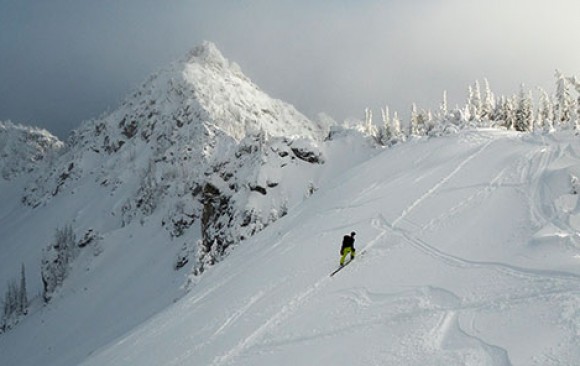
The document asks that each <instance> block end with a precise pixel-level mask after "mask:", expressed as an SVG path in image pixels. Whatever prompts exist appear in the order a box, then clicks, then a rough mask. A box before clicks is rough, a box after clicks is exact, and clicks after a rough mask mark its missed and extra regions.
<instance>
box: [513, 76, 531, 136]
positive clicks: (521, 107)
mask: <svg viewBox="0 0 580 366" xmlns="http://www.w3.org/2000/svg"><path fill="white" fill-rule="evenodd" d="M533 123H534V115H533V105H532V97H531V92H526V90H525V87H524V84H521V85H520V94H519V97H518V101H517V107H516V110H515V122H514V129H515V130H516V131H520V132H530V131H532V130H533Z"/></svg>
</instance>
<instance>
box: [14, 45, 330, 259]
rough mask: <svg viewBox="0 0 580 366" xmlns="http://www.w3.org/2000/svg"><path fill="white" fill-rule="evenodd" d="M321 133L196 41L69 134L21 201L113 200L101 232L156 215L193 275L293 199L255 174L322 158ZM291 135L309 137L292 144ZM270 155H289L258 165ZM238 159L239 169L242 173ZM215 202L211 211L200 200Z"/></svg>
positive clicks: (300, 184)
mask: <svg viewBox="0 0 580 366" xmlns="http://www.w3.org/2000/svg"><path fill="white" fill-rule="evenodd" d="M326 131H327V127H326V126H323V125H321V124H320V123H315V122H312V121H310V120H309V119H308V118H306V117H305V116H303V115H302V114H300V113H299V112H298V111H297V110H296V109H295V108H294V107H292V106H290V105H288V104H286V103H284V102H282V101H279V100H276V99H272V98H270V97H269V96H268V95H266V94H265V93H264V92H262V91H261V90H260V89H259V88H258V87H257V86H256V85H255V84H253V83H252V82H251V81H250V79H249V78H247V77H246V76H245V75H244V74H243V73H242V72H241V70H240V68H239V67H238V66H237V65H236V64H234V63H231V62H229V61H228V60H227V59H226V58H225V57H224V56H223V55H222V54H221V53H220V52H219V50H218V49H217V47H216V46H215V45H214V44H212V43H210V42H205V43H204V44H202V45H200V46H198V47H196V48H195V49H194V50H192V51H191V52H190V53H189V54H188V55H187V56H186V57H184V58H183V59H181V60H180V61H178V62H175V63H173V64H172V65H170V66H168V67H167V68H165V69H163V70H161V71H159V72H158V73H156V74H153V75H152V76H151V77H149V78H148V79H147V80H146V81H145V82H144V83H143V84H142V85H141V86H140V87H139V88H137V89H136V90H135V91H134V92H133V93H131V94H130V95H129V96H128V97H127V98H126V99H125V101H124V102H123V103H122V104H121V105H120V106H119V108H117V109H116V110H114V111H113V112H111V113H109V114H107V115H105V116H103V117H102V118H99V119H96V120H91V121H87V122H85V123H84V124H83V125H82V126H81V127H80V128H79V129H77V130H75V131H74V132H73V133H72V135H71V136H70V138H69V140H68V141H67V144H68V148H67V151H66V153H64V154H63V155H62V156H61V157H60V159H59V160H58V161H57V162H55V164H53V165H51V166H50V167H49V168H48V169H46V170H44V171H40V172H39V173H38V174H37V176H36V178H35V181H34V182H33V183H31V184H30V185H29V186H28V187H27V188H26V194H25V196H24V200H23V201H24V202H25V203H26V204H28V205H29V206H31V207H39V206H41V205H47V204H50V202H51V201H52V200H53V199H54V197H56V196H61V195H63V194H71V193H73V194H74V192H76V191H78V190H79V189H81V188H80V187H82V186H87V185H94V186H99V187H101V188H103V189H105V191H106V192H107V195H109V196H110V197H112V198H111V202H110V204H109V213H110V215H112V216H114V217H115V220H113V221H112V222H110V223H109V224H108V226H107V228H102V229H103V230H110V229H113V228H115V227H123V226H126V225H129V224H130V223H132V222H134V221H139V222H142V223H143V222H145V221H146V220H148V219H149V218H150V217H152V215H153V214H155V213H159V215H160V218H156V219H155V220H157V221H156V222H154V223H153V224H154V225H159V226H162V227H163V228H165V232H166V233H167V235H168V236H171V237H187V238H188V241H187V242H186V243H184V250H183V253H184V254H182V255H180V260H179V261H178V262H179V263H183V262H184V261H187V259H186V258H183V257H184V256H188V255H189V256H191V255H192V254H191V253H194V254H193V256H197V258H196V261H197V263H198V264H199V266H197V268H199V269H200V270H201V269H203V268H204V267H205V266H204V265H203V263H215V261H216V260H219V259H220V258H221V257H223V255H224V254H225V253H226V248H227V247H229V246H230V245H232V244H236V243H239V242H240V241H241V240H243V239H245V238H248V237H249V236H251V235H252V234H253V233H255V232H257V231H259V230H261V229H262V228H263V227H265V226H267V225H268V224H269V223H271V222H273V221H274V220H276V219H277V218H278V217H279V216H280V213H281V212H284V211H285V210H287V208H286V207H288V206H292V205H295V204H296V203H298V202H299V199H302V195H299V196H300V198H298V196H297V195H292V197H289V196H290V194H288V193H287V191H285V190H282V189H281V188H280V187H283V186H284V183H281V182H278V183H280V186H279V187H278V188H276V189H274V186H268V184H271V185H273V184H274V183H271V182H273V181H275V180H276V179H275V178H271V177H264V176H265V173H264V172H266V171H267V172H269V173H268V174H272V175H282V176H284V175H285V174H284V173H280V171H279V169H282V170H283V171H291V170H292V169H293V168H292V167H293V166H294V165H296V164H298V165H300V164H306V165H308V164H319V163H321V162H323V161H324V159H323V158H322V157H321V153H320V152H319V151H317V148H316V143H315V141H317V140H321V139H322V137H323V136H324V135H325V134H326ZM300 139H306V140H310V141H312V142H311V143H307V144H302V147H301V148H296V147H295V146H294V145H293V144H295V142H294V141H298V140H300ZM280 141H283V142H282V143H280ZM280 144H282V145H284V146H285V147H284V148H281V147H280V146H281V145H280ZM304 147H309V148H310V149H311V151H306V150H305V149H304ZM272 149H278V150H280V149H284V150H285V151H288V152H289V153H288V154H287V155H285V156H284V157H283V159H290V158H292V159H296V160H293V161H292V162H291V163H290V164H289V163H287V162H286V163H284V166H285V167H286V168H283V167H281V166H280V165H281V164H282V163H280V162H273V160H272V159H269V158H268V156H269V155H272V156H275V158H274V160H276V159H278V160H279V159H282V157H280V156H278V155H276V154H273V153H272V151H271V150H272ZM308 157H313V159H310V158H308ZM270 160H272V161H270ZM240 161H246V163H247V166H245V167H244V169H243V170H240V167H241V164H240ZM269 165H276V167H275V168H272V167H268V166H269ZM241 171H243V172H244V173H243V174H241V173H240V172H241ZM232 177H233V178H232ZM302 178H303V179H302V181H297V180H292V182H293V184H294V185H295V186H296V188H297V189H299V190H301V191H302V192H306V191H308V190H309V188H308V186H309V185H311V184H312V183H311V182H310V178H309V177H307V176H304V177H302ZM259 180H265V181H268V182H270V183H267V184H266V185H265V186H264V184H262V183H260V182H259ZM278 183H276V184H278ZM263 187H266V188H263ZM266 189H267V190H266ZM266 193H269V194H266ZM216 201H219V202H221V204H219V205H214V204H212V203H211V202H216ZM258 202H260V203H258ZM271 202H275V207H274V206H272V204H271ZM262 206H263V207H262ZM210 218H211V219H210ZM223 222H225V223H226V224H223ZM199 236H201V238H200V237H199ZM198 240H200V242H199V243H198ZM208 255H209V256H210V259H208V258H207V256H208Z"/></svg>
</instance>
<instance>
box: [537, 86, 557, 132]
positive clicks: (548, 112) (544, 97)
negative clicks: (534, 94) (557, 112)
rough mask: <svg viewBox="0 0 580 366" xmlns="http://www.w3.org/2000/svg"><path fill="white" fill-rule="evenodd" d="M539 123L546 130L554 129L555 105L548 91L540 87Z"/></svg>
mask: <svg viewBox="0 0 580 366" xmlns="http://www.w3.org/2000/svg"><path fill="white" fill-rule="evenodd" d="M538 121H539V123H538V125H540V126H542V128H543V130H544V131H545V132H551V131H553V130H554V105H553V104H552V100H551V99H550V96H549V95H548V93H547V92H546V91H545V90H544V89H541V88H540V105H539V107H538Z"/></svg>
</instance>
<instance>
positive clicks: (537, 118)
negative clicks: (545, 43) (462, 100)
mask: <svg viewBox="0 0 580 366" xmlns="http://www.w3.org/2000/svg"><path fill="white" fill-rule="evenodd" d="M555 79H556V80H555V86H556V88H555V92H554V94H553V95H549V94H548V92H546V91H545V90H543V89H541V88H538V92H539V96H538V97H537V98H534V95H533V93H532V90H528V89H526V88H525V86H524V85H523V84H522V85H521V87H520V91H519V93H518V94H515V95H512V96H509V97H506V96H501V97H497V96H496V95H495V94H494V93H493V92H492V91H491V88H490V86H489V82H488V81H487V80H486V79H484V83H483V87H482V86H481V84H480V83H479V81H475V83H474V85H470V86H469V88H468V97H467V103H466V104H465V106H463V107H459V106H457V107H455V108H454V109H449V107H448V103H447V93H446V92H444V93H443V100H442V102H441V104H440V106H439V109H438V110H437V111H436V112H435V113H433V112H432V111H431V110H419V109H418V108H417V105H416V104H415V103H413V105H412V107H411V115H410V120H409V122H408V123H407V124H406V126H403V125H402V123H401V120H400V119H399V116H398V114H397V112H394V113H393V115H391V114H390V112H389V108H388V107H385V108H384V109H381V117H382V124H381V125H379V126H378V127H377V126H375V125H374V124H373V121H372V119H373V116H372V111H371V110H370V109H366V110H365V121H364V124H363V126H362V128H363V130H365V132H366V133H368V134H370V135H371V136H374V137H375V139H376V140H377V142H378V143H380V144H382V145H385V146H391V145H394V144H396V143H399V142H403V141H406V140H407V139H410V138H413V137H421V136H437V135H443V134H449V133H453V132H456V131H458V130H459V129H462V128H466V127H475V128H477V127H486V128H489V127H493V128H503V129H508V130H514V131H520V132H534V131H536V132H538V131H539V132H552V131H554V130H566V129H572V130H580V80H579V79H577V78H576V77H566V76H564V75H563V74H562V73H561V72H559V71H558V70H556V73H555ZM574 91H575V93H574ZM574 94H575V96H574Z"/></svg>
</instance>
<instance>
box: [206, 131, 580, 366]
mask: <svg viewBox="0 0 580 366" xmlns="http://www.w3.org/2000/svg"><path fill="white" fill-rule="evenodd" d="M493 142H494V140H489V141H487V142H486V143H485V144H483V145H482V146H481V147H480V148H479V149H477V150H476V151H475V152H474V153H472V154H470V155H469V156H468V157H467V158H466V159H464V160H463V161H462V162H461V163H460V164H459V165H458V166H457V167H456V168H455V169H453V170H452V171H451V172H450V173H449V174H448V175H446V176H445V177H444V178H443V179H441V180H440V181H439V182H438V183H437V184H435V185H433V186H432V187H431V188H430V189H429V190H427V191H426V192H425V193H424V194H423V195H421V196H420V197H419V198H418V199H416V200H415V201H414V202H412V203H411V204H410V205H408V206H407V207H406V208H405V209H404V210H403V211H402V213H401V214H400V215H399V216H398V217H397V218H396V219H395V220H394V221H393V222H392V223H389V222H388V221H387V220H386V219H385V217H384V216H383V215H382V214H379V215H378V216H377V217H375V218H374V219H373V220H372V222H371V224H372V226H373V227H374V228H375V229H377V230H378V231H379V234H378V235H377V236H376V237H375V238H374V239H373V240H371V241H369V243H368V244H367V245H366V246H365V247H364V248H363V249H362V250H361V254H362V253H364V252H366V251H368V250H369V249H371V248H372V247H374V246H375V245H376V244H377V243H380V242H381V241H382V238H383V237H385V236H389V235H395V236H399V237H401V238H402V239H403V240H404V242H405V243H407V244H410V245H411V246H412V247H413V248H415V249H417V250H419V251H420V252H422V253H424V254H426V255H428V256H430V257H432V258H434V259H435V260H438V261H440V262H443V263H444V264H446V265H448V266H451V267H459V268H466V269H488V270H493V271H496V272H499V273H501V274H502V275H507V276H510V277H512V278H517V279H520V280H522V281H530V282H536V281H541V282H542V283H543V286H542V287H541V288H540V290H537V288H536V290H537V291H532V292H531V293H524V294H517V293H516V294H512V293H508V294H507V295H505V296H503V297H498V298H494V299H491V300H490V299H487V300H479V301H477V300H476V301H466V300H467V299H461V298H460V297H459V296H458V295H457V294H455V293H453V292H451V291H449V290H448V289H444V288H438V287H430V290H429V291H430V292H432V293H434V294H436V293H440V294H443V295H444V294H447V295H445V296H447V297H453V298H456V299H457V301H455V302H454V304H448V303H445V302H444V303H443V304H441V306H440V307H437V308H434V309H420V308H411V309H408V310H407V311H406V312H402V313H401V312H399V313H397V314H393V316H392V317H385V316H384V314H383V315H382V316H381V317H380V319H374V320H372V321H366V322H362V323H359V324H350V325H349V328H344V329H343V330H342V331H341V330H340V329H335V330H334V331H331V332H328V330H327V331H326V332H324V334H318V335H313V336H310V337H307V338H304V337H302V338H301V339H294V340H288V339H287V340H286V341H285V342H277V343H273V342H264V341H262V342H261V343H260V341H261V340H262V338H263V336H264V335H265V334H267V333H268V332H269V331H271V330H273V329H274V328H275V327H277V326H278V325H279V324H280V323H282V322H283V321H285V320H286V319H288V318H289V317H290V316H291V315H292V314H294V313H295V312H296V311H298V309H299V308H300V307H301V306H303V305H304V304H305V303H306V302H307V301H308V299H309V298H311V297H312V296H313V295H314V294H315V293H317V292H318V291H319V290H320V289H321V288H322V287H323V286H324V285H325V284H327V283H329V281H331V279H330V278H329V277H328V276H326V275H325V276H323V277H321V278H320V279H319V280H318V281H317V282H316V283H314V284H313V285H312V286H310V287H308V288H307V289H306V290H305V291H303V292H300V293H299V294H297V295H296V296H294V297H293V298H292V299H291V300H290V302H289V303H288V304H286V305H283V306H282V307H281V308H280V309H279V310H278V311H277V312H276V313H275V314H274V315H272V316H271V317H270V318H268V319H267V320H266V321H265V322H264V323H262V325H261V326H259V327H257V328H256V329H255V330H254V331H253V332H252V333H250V334H249V335H247V336H245V337H244V338H243V339H242V340H241V341H239V342H238V344H237V345H236V346H235V347H233V348H232V349H230V350H229V351H227V352H225V353H224V354H222V355H220V356H217V357H215V358H214V360H213V362H212V363H211V365H212V366H223V365H228V364H232V363H233V361H234V360H235V359H236V358H237V357H239V356H240V355H241V354H243V353H244V352H245V351H246V350H248V349H250V348H252V347H254V346H257V345H259V344H262V345H268V346H275V345H276V344H277V345H281V344H282V343H296V342H303V341H307V340H308V339H314V338H319V337H329V336H332V335H336V334H340V333H342V332H347V331H352V330H353V328H352V327H353V326H354V327H355V328H356V327H360V328H361V329H362V328H364V327H374V326H376V324H380V323H384V322H386V321H389V319H390V320H393V319H400V318H401V317H404V316H411V317H418V316H423V315H428V316H432V317H439V318H440V321H439V323H438V324H437V325H436V326H435V327H434V328H433V329H432V331H431V335H432V336H433V337H431V338H432V339H436V340H437V342H436V343H435V344H434V346H435V347H437V348H439V349H442V350H445V349H450V350H456V349H459V348H461V349H465V352H467V350H468V351H469V352H475V351H474V349H475V350H477V349H479V350H480V351H481V352H484V353H485V354H486V356H487V357H486V358H487V359H488V360H490V362H492V364H493V365H511V362H510V359H509V355H508V352H507V350H506V349H503V348H501V347H499V346H496V345H491V344H489V343H487V342H486V341H485V340H483V339H481V338H479V337H477V336H475V335H473V334H469V333H468V332H467V331H466V330H465V329H464V328H462V326H461V321H460V317H461V313H462V312H464V311H467V310H484V309H491V308H494V307H495V308H498V307H505V306H509V305H510V304H511V305H514V304H518V303H521V302H525V301H530V300H534V299H535V300H538V299H551V298H553V297H555V296H559V295H562V294H566V293H570V292H572V291H576V290H577V288H578V286H579V285H580V275H577V274H574V273H567V272H561V271H550V270H532V269H526V268H523V267H518V266H514V265H510V264H505V263H500V262H491V261H489V262H486V261H472V260H467V259H464V258H461V257H458V256H455V255H452V254H450V253H446V252H444V251H441V250H439V249H437V248H435V247H433V246H432V245H430V244H428V243H427V242H425V241H424V240H421V239H419V238H418V237H417V236H415V233H414V232H408V231H406V230H404V229H401V228H399V227H398V226H399V225H400V224H401V223H402V222H405V223H410V224H413V225H414V226H415V227H416V230H415V232H416V233H420V232H424V231H426V230H428V229H429V228H435V227H437V225H439V224H440V223H441V222H443V221H444V220H445V219H446V218H448V217H449V216H451V215H453V214H454V213H455V212H457V211H460V210H461V209H462V208H463V207H467V206H469V205H471V204H473V203H474V202H476V201H479V200H483V199H485V197H488V196H489V195H490V194H492V193H493V191H494V190H495V189H497V188H498V187H500V186H502V182H503V181H504V179H505V176H506V174H505V173H506V170H507V168H504V169H502V170H501V171H500V172H499V173H498V174H496V175H495V176H494V177H492V179H491V180H490V183H489V185H486V186H485V187H482V188H481V189H479V190H477V191H476V192H475V193H474V194H472V195H470V196H469V197H467V198H466V199H464V200H463V201H461V202H459V203H458V204H456V205H455V206H453V207H452V208H451V209H450V210H449V211H448V213H447V214H445V215H443V216H441V217H438V218H435V219H433V220H431V221H430V222H429V223H427V224H426V225H425V226H422V227H421V226H419V225H417V224H414V223H412V222H410V221H408V220H407V219H406V218H407V216H408V215H409V214H410V213H411V212H412V211H413V210H415V209H416V208H417V207H418V206H419V205H420V204H421V203H423V202H424V201H425V200H427V199H428V198H429V197H431V196H432V195H434V194H435V192H437V191H438V190H440V189H441V187H442V186H444V185H445V184H447V183H448V182H450V181H451V180H452V179H453V177H454V176H456V175H457V174H458V173H459V172H460V171H461V170H462V169H463V168H464V167H465V166H466V165H467V164H469V163H470V162H471V161H472V160H474V159H475V158H477V157H478V156H479V155H481V154H482V153H483V152H484V151H485V150H487V149H488V148H489V147H490V145H491V144H492V143H493ZM553 154H554V152H552V151H546V147H543V148H542V149H540V150H538V151H533V152H531V153H530V154H529V155H526V156H525V157H523V158H522V159H521V160H520V161H519V163H518V164H519V168H517V169H516V171H517V172H519V173H518V174H520V175H521V176H520V182H521V183H525V182H529V180H530V179H531V184H533V185H536V186H537V185H539V182H540V172H542V171H543V170H545V169H546V167H547V166H548V164H549V162H550V161H551V159H552V157H553ZM538 155H539V157H540V158H539V159H537V158H535V157H536V156H538ZM374 188H375V187H374V186H370V187H368V188H367V189H366V190H367V191H372V190H373V189H374ZM529 200H530V201H529V204H530V209H531V210H532V212H533V214H534V215H535V217H541V212H540V210H538V209H537V207H535V206H534V203H533V202H534V198H533V197H532V198H530V199H529ZM361 205H364V204H361ZM349 208H352V207H349ZM342 209H344V208H336V210H342ZM538 221H540V219H538ZM272 249H274V248H271V249H270V250H272ZM535 287H537V286H535ZM262 295H263V294H262ZM252 304H253V302H252V301H250V302H249V303H248V304H247V306H245V307H244V309H243V310H241V313H239V314H237V317H239V316H240V314H242V313H243V312H245V311H246V310H247V309H249V307H251V306H252ZM235 319H236V314H234V316H233V318H229V319H228V320H227V321H226V323H225V324H224V325H223V326H222V327H221V328H220V329H223V328H224V327H226V326H227V324H229V322H230V321H234V320H235ZM217 333H219V329H218V332H216V334H217ZM450 340H451V341H450Z"/></svg>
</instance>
